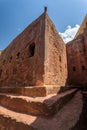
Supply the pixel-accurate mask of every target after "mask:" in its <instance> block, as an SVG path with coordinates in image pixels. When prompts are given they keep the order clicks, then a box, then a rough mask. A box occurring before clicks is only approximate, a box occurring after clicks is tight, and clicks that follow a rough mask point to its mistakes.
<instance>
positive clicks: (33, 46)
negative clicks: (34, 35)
mask: <svg viewBox="0 0 87 130" xmlns="http://www.w3.org/2000/svg"><path fill="white" fill-rule="evenodd" d="M34 53H35V43H34V42H33V43H32V44H30V46H29V57H32V56H34Z"/></svg>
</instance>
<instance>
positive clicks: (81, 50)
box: [66, 28, 87, 86]
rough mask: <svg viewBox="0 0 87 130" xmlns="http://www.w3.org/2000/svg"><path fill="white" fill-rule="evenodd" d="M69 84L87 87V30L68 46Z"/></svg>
mask: <svg viewBox="0 0 87 130" xmlns="http://www.w3.org/2000/svg"><path fill="white" fill-rule="evenodd" d="M66 48H67V58H68V72H69V73H68V77H69V83H70V84H74V85H80V86H87V76H86V75H87V28H86V29H85V31H84V34H82V35H80V36H78V37H77V38H76V39H74V40H73V41H71V42H69V43H68V44H67V45H66Z"/></svg>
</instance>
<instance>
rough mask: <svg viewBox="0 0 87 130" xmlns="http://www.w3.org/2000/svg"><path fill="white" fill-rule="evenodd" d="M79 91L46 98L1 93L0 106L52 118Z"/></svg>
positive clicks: (73, 90) (70, 91) (74, 90)
mask: <svg viewBox="0 0 87 130" xmlns="http://www.w3.org/2000/svg"><path fill="white" fill-rule="evenodd" d="M76 91H77V89H72V90H68V91H66V92H63V93H60V94H58V95H49V96H46V97H37V98H34V97H27V96H19V95H11V94H6V93H3V94H2V93H0V105H1V106H3V107H5V108H8V109H10V110H13V111H15V112H20V113H25V114H28V115H34V116H38V115H39V116H52V115H53V114H55V113H56V111H58V110H60V109H61V108H62V107H63V106H64V105H65V104H66V103H67V102H68V101H69V100H71V98H72V97H73V96H74V95H75V93H76Z"/></svg>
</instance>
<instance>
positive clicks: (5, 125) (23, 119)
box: [0, 106, 36, 130]
mask: <svg viewBox="0 0 87 130" xmlns="http://www.w3.org/2000/svg"><path fill="white" fill-rule="evenodd" d="M35 119H36V117H35V116H30V115H26V114H22V113H17V112H14V111H11V110H8V109H6V108H4V107H2V106H0V130H36V129H34V128H33V127H32V126H31V124H32V123H33V122H34V121H35Z"/></svg>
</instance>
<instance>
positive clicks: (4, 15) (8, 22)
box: [0, 0, 87, 50]
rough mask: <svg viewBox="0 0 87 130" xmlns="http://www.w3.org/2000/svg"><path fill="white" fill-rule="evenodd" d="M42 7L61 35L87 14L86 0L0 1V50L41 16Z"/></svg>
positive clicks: (79, 22)
mask: <svg viewBox="0 0 87 130" xmlns="http://www.w3.org/2000/svg"><path fill="white" fill-rule="evenodd" d="M44 6H47V7H48V14H49V16H50V18H51V19H52V21H53V22H54V24H55V26H56V28H57V30H58V31H59V32H61V33H63V32H65V31H66V30H67V28H68V29H73V28H74V27H77V24H78V25H80V24H81V22H82V20H83V19H84V17H85V15H86V14H87V0H60V1H59V0H0V50H2V49H4V48H5V47H6V46H7V45H8V44H9V43H10V42H11V41H12V40H13V39H14V38H15V37H16V36H17V35H18V34H19V33H21V32H22V31H23V30H24V28H25V27H26V26H28V25H29V24H30V23H31V22H32V21H33V20H35V19H36V18H37V17H38V16H39V15H41V14H42V13H43V11H44ZM67 26H68V27H67Z"/></svg>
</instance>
